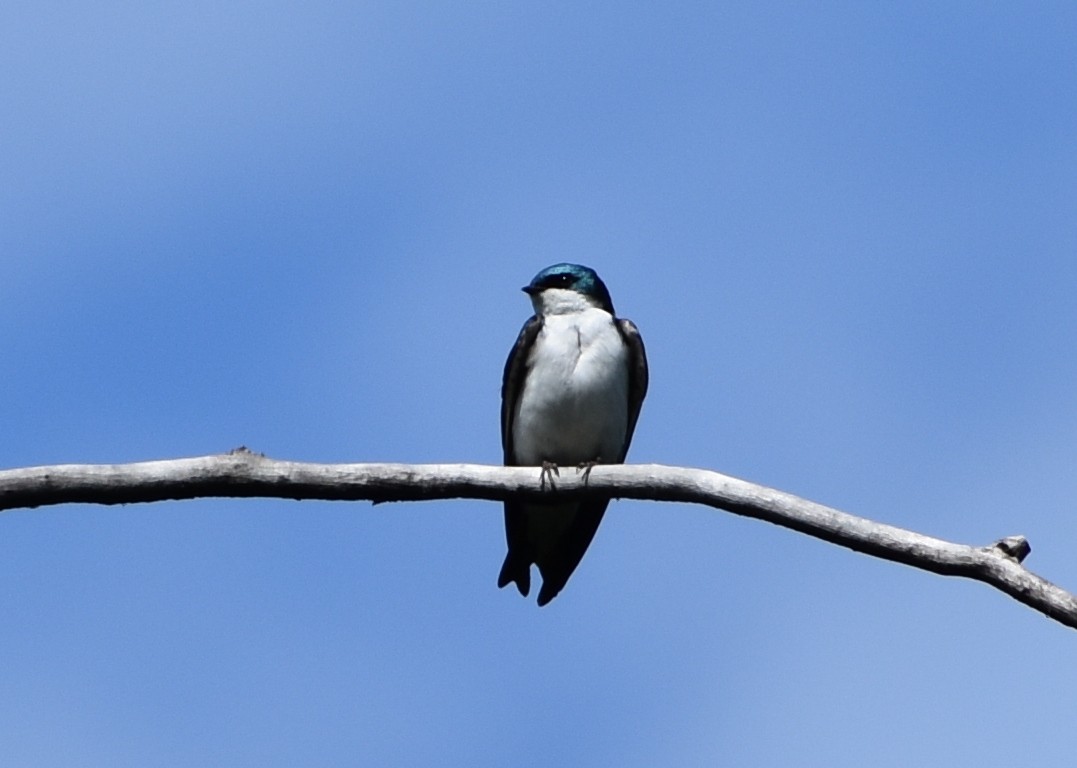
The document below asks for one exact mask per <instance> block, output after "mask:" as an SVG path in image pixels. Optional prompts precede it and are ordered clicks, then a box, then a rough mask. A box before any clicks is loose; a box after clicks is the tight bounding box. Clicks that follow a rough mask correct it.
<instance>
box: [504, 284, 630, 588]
mask: <svg viewBox="0 0 1077 768" xmlns="http://www.w3.org/2000/svg"><path fill="white" fill-rule="evenodd" d="M523 291H524V292H525V293H526V294H527V295H528V296H529V297H530V299H531V305H532V307H533V309H534V315H532V316H531V317H530V318H529V319H528V320H527V322H525V323H524V326H523V329H522V330H521V331H520V334H519V336H518V337H517V339H516V344H515V345H514V346H513V347H512V350H511V351H510V352H509V357H508V360H507V362H506V363H505V373H504V378H503V380H502V385H501V447H502V448H503V450H504V463H505V465H506V466H533V467H538V466H541V467H542V468H543V469H542V473H543V474H542V478H543V480H544V481H545V480H546V479H549V480H550V481H551V483H552V480H553V478H552V476H551V473H557V472H558V467H568V466H574V467H576V471H584V472H585V473H586V474H585V478H586V476H587V475H589V474H590V471H591V468H592V467H593V466H594V465H596V464H620V463H623V462H624V460H625V455H626V454H627V452H628V445H629V443H630V442H631V441H632V434H633V432H635V429H636V421H637V420H638V418H639V413H640V408H641V407H642V405H643V398H644V396H645V395H646V394H647V382H648V373H647V355H646V352H645V351H644V348H643V339H642V338H641V337H640V333H639V329H638V328H636V326H635V324H634V323H633V322H632V321H631V320H626V319H623V318H621V319H618V318H617V316H616V314H615V313H614V310H613V301H612V300H611V298H610V292H609V290H608V289H607V288H606V284H605V283H603V282H602V279H601V278H600V277H599V276H598V274H597V273H596V272H595V270H593V269H591V268H590V267H585V266H583V265H580V264H554V265H553V266H550V267H546V268H545V269H543V270H542V271H541V272H539V273H538V274H537V275H535V277H534V279H533V280H532V281H531V282H530V283H529V284H528V285H526V286H524V288H523ZM608 505H609V499H583V500H575V501H562V502H551V503H539V502H532V501H527V502H524V501H516V500H513V501H506V502H505V539H506V542H507V544H508V554H507V555H506V556H505V562H504V565H502V566H501V572H500V574H499V575H498V579H497V586H498V587H505V586H507V585H508V584H511V583H515V584H516V588H517V589H518V590H519V592H520V594H521V595H523V596H524V597H527V595H528V593H529V591H530V589H531V565H532V564H535V565H537V566H538V570H539V574H540V575H541V576H542V588H541V589H540V590H539V594H538V604H539V605H540V606H543V605H546V604H547V603H549V602H550V601H551V600H553V598H554V597H556V596H557V594H558V593H559V592H560V591H561V590H562V589H563V588H564V586H565V584H566V583H567V582H568V579H569V577H570V576H571V575H572V573H573V571H575V570H576V566H577V565H579V563H580V560H581V559H582V558H583V555H584V553H585V552H586V551H587V547H588V546H589V545H590V544H591V540H592V539H593V538H594V536H595V532H596V531H597V530H598V526H599V523H601V522H602V516H603V514H605V511H606V507H607V506H608Z"/></svg>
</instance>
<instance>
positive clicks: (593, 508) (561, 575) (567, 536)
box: [538, 499, 610, 607]
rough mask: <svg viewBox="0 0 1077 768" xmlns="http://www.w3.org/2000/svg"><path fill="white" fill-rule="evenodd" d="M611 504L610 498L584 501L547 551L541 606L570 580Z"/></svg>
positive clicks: (541, 565) (539, 598) (540, 599)
mask: <svg viewBox="0 0 1077 768" xmlns="http://www.w3.org/2000/svg"><path fill="white" fill-rule="evenodd" d="M609 503H610V502H609V500H608V499H605V500H602V501H599V502H585V503H584V504H582V505H581V506H580V509H579V511H578V512H577V513H576V517H575V518H574V519H573V521H572V525H571V526H570V527H569V529H568V530H567V531H565V533H564V534H563V535H562V536H561V540H560V541H559V542H558V547H557V549H556V550H554V551H553V552H550V553H547V554H546V556H545V557H544V558H543V559H542V560H541V562H539V563H538V567H539V573H541V574H542V589H540V590H539V595H538V604H539V606H540V607H541V606H543V605H546V603H548V602H550V601H551V600H553V599H554V598H555V597H557V594H558V593H559V592H560V591H561V590H562V589H564V587H565V584H567V583H568V579H569V577H570V576H571V575H572V572H573V571H575V570H576V566H577V565H579V564H580V560H582V559H583V555H584V553H585V552H586V551H587V547H589V546H590V545H591V540H592V539H594V537H595V532H596V531H597V530H598V525H599V523H601V522H602V515H603V514H605V512H606V507H607V506H608V505H609Z"/></svg>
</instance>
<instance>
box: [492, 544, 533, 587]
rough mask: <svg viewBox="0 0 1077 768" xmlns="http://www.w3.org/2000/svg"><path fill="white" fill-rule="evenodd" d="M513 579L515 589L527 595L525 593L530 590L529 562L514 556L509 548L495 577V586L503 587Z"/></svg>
mask: <svg viewBox="0 0 1077 768" xmlns="http://www.w3.org/2000/svg"><path fill="white" fill-rule="evenodd" d="M513 581H515V582H516V589H518V590H520V594H521V595H523V596H524V597H527V593H528V592H530V591H531V563H529V562H527V561H526V560H524V559H523V558H522V557H516V556H515V553H514V552H513V551H512V550H511V549H510V550H509V553H508V554H507V555H505V563H504V565H502V566H501V573H500V575H498V577H497V586H498V587H499V588H500V587H504V586H506V585H507V584H509V583H510V582H513Z"/></svg>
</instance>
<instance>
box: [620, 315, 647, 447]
mask: <svg viewBox="0 0 1077 768" xmlns="http://www.w3.org/2000/svg"><path fill="white" fill-rule="evenodd" d="M616 322H617V330H619V331H620V332H621V338H622V339H624V342H625V344H626V345H627V346H628V429H627V430H625V447H624V450H623V451H621V455H620V457H618V459H617V461H618V463H620V462H623V461H624V460H625V455H626V454H627V453H628V445H629V443H631V442H632V434H633V433H634V432H635V431H636V421H637V420H639V412H640V409H641V408H642V407H643V398H644V397H646V396H647V383H648V381H649V376H648V374H647V352H646V351H645V350H644V349H643V338H642V337H641V336H640V335H639V328H637V327H636V324H635V323H633V322H632V321H631V320H624V319H621V320H617V321H616Z"/></svg>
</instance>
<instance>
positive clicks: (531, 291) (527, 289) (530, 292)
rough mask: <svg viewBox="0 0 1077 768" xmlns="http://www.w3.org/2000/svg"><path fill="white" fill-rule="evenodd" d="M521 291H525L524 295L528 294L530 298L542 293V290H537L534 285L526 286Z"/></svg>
mask: <svg viewBox="0 0 1077 768" xmlns="http://www.w3.org/2000/svg"><path fill="white" fill-rule="evenodd" d="M520 290H521V291H523V292H524V293H526V294H527V295H528V296H534V295H535V294H536V293H542V289H541V288H536V287H535V286H533V285H525V286H524V287H523V288H521V289H520Z"/></svg>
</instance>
